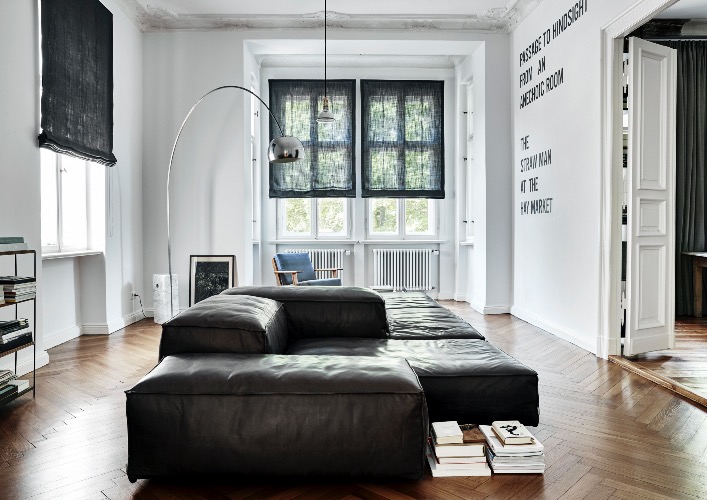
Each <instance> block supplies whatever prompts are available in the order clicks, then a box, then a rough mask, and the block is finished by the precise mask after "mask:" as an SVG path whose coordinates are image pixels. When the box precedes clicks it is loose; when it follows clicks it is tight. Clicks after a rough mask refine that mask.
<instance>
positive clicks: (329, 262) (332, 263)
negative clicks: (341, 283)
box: [284, 248, 347, 279]
mask: <svg viewBox="0 0 707 500" xmlns="http://www.w3.org/2000/svg"><path fill="white" fill-rule="evenodd" d="M346 252H347V250H344V249H342V248H290V249H287V250H285V251H284V253H308V254H309V258H310V259H311V260H312V265H313V266H314V269H331V268H334V267H337V268H341V269H343V268H344V254H345V253H346ZM343 273H344V272H343V271H339V274H338V276H339V278H341V277H342V275H343ZM316 274H317V279H326V278H331V272H329V271H319V272H317V273H316Z"/></svg>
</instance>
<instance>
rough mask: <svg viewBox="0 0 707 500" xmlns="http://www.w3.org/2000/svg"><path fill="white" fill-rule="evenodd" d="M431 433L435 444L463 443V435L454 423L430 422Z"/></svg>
mask: <svg viewBox="0 0 707 500" xmlns="http://www.w3.org/2000/svg"><path fill="white" fill-rule="evenodd" d="M432 432H433V434H434V435H435V441H436V443H437V444H452V443H459V444H462V443H463V442H464V433H463V432H462V430H461V428H460V427H459V424H458V423H457V422H455V421H450V422H432Z"/></svg>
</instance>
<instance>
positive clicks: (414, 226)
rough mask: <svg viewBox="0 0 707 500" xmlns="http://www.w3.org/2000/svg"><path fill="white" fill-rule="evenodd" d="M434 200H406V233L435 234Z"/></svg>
mask: <svg viewBox="0 0 707 500" xmlns="http://www.w3.org/2000/svg"><path fill="white" fill-rule="evenodd" d="M432 203H433V201H432V200H428V199H425V198H413V199H409V200H405V233H406V234H433V233H434V221H433V210H432Z"/></svg>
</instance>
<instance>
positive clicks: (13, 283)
mask: <svg viewBox="0 0 707 500" xmlns="http://www.w3.org/2000/svg"><path fill="white" fill-rule="evenodd" d="M0 285H2V289H3V293H4V295H5V302H11V303H16V302H22V301H23V300H29V299H33V298H35V296H36V294H37V280H36V278H35V277H34V276H0Z"/></svg>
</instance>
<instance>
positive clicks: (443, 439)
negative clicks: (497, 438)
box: [427, 421, 491, 477]
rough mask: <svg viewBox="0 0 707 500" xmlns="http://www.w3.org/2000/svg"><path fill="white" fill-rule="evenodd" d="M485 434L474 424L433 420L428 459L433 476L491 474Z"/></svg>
mask: <svg viewBox="0 0 707 500" xmlns="http://www.w3.org/2000/svg"><path fill="white" fill-rule="evenodd" d="M485 443H486V438H485V437H484V435H483V434H482V433H481V432H480V430H479V428H478V427H477V426H475V425H462V426H460V425H459V424H458V423H457V422H454V421H451V422H432V437H430V440H429V445H428V448H427V461H428V462H429V464H430V470H431V471H432V476H433V477H466V476H490V475H491V469H490V468H489V466H488V464H487V463H486V453H485V451H486V444H485Z"/></svg>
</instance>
